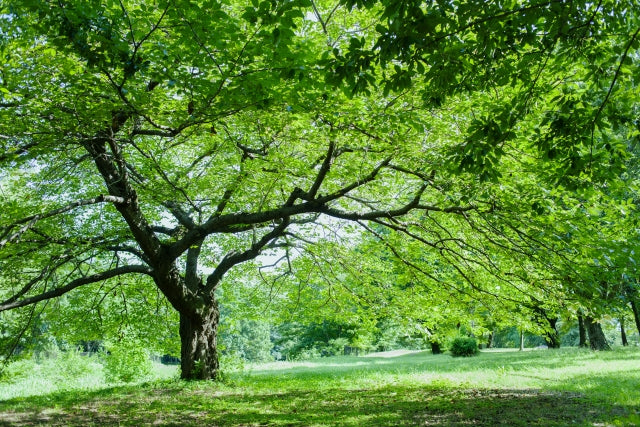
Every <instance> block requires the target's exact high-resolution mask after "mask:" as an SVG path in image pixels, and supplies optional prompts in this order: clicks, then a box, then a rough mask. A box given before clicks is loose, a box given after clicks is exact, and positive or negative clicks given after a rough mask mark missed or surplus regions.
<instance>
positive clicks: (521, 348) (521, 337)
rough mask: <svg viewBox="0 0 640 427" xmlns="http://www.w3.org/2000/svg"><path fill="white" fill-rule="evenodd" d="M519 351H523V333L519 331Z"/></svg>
mask: <svg viewBox="0 0 640 427" xmlns="http://www.w3.org/2000/svg"><path fill="white" fill-rule="evenodd" d="M519 350H520V351H524V331H522V330H521V331H520V348H519Z"/></svg>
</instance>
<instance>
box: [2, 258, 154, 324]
mask: <svg viewBox="0 0 640 427" xmlns="http://www.w3.org/2000/svg"><path fill="white" fill-rule="evenodd" d="M130 273H140V274H146V275H148V276H153V271H152V270H151V269H150V268H149V267H147V266H144V265H127V266H123V267H118V268H114V269H113V270H108V271H103V272H102V273H96V274H92V275H90V276H85V277H80V278H78V279H75V280H72V281H71V282H69V283H68V284H67V285H65V286H62V287H59V288H56V289H52V290H50V291H48V292H44V293H42V294H40V295H35V296H32V297H29V298H23V299H21V300H19V301H11V299H9V300H7V301H5V302H3V303H0V312H3V311H6V310H11V309H14V308H18V307H25V306H27V305H31V304H35V303H37V302H40V301H45V300H49V299H52V298H56V297H59V296H61V295H64V294H66V293H67V292H69V291H72V290H74V289H75V288H78V287H80V286H83V285H88V284H90V283H96V282H100V281H102V280H106V279H111V278H112V277H117V276H122V275H124V274H130Z"/></svg>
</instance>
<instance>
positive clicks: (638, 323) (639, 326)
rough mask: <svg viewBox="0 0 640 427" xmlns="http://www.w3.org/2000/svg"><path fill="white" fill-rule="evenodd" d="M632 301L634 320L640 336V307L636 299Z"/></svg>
mask: <svg viewBox="0 0 640 427" xmlns="http://www.w3.org/2000/svg"><path fill="white" fill-rule="evenodd" d="M630 299H631V310H632V311H633V319H634V320H635V321H636V328H637V329H638V333H639V334H640V313H638V305H637V304H636V300H635V299H634V298H630Z"/></svg>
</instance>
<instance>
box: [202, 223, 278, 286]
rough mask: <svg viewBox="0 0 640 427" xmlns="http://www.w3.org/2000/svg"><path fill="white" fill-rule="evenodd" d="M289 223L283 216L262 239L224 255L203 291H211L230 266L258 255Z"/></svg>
mask: <svg viewBox="0 0 640 427" xmlns="http://www.w3.org/2000/svg"><path fill="white" fill-rule="evenodd" d="M289 224H290V222H289V218H285V219H283V221H282V222H281V223H280V224H278V225H277V226H276V227H275V228H274V229H273V230H271V231H270V232H269V233H267V234H265V235H264V236H263V237H262V239H260V240H259V241H257V242H255V243H254V244H252V245H251V248H249V249H247V250H246V251H244V252H232V253H230V254H228V255H227V256H225V257H224V258H223V259H222V261H220V264H218V267H216V269H215V270H214V271H213V273H211V274H210V275H209V277H208V278H207V286H206V288H205V292H206V293H207V294H209V293H211V292H213V291H214V290H215V289H216V287H217V286H218V284H219V283H220V280H222V276H224V275H225V273H226V272H227V271H229V270H230V269H231V268H232V267H234V266H236V265H238V264H241V263H243V262H245V261H249V260H251V259H254V258H256V257H257V256H258V255H260V253H261V251H262V249H264V247H265V246H267V245H268V244H269V242H271V241H272V240H273V239H276V238H278V237H280V236H282V234H283V233H284V231H285V230H286V228H287V227H288V226H289Z"/></svg>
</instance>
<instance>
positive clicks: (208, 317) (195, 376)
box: [180, 301, 220, 380]
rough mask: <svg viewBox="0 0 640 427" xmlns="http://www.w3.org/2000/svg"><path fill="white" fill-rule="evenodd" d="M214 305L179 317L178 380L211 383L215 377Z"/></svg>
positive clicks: (215, 317)
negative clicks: (180, 347) (180, 345)
mask: <svg viewBox="0 0 640 427" xmlns="http://www.w3.org/2000/svg"><path fill="white" fill-rule="evenodd" d="M219 318H220V312H219V311H218V304H217V302H215V301H214V302H213V304H212V306H210V307H207V308H205V309H203V311H202V312H199V313H195V314H194V313H189V314H187V313H180V342H181V344H182V349H181V352H180V355H181V359H180V369H181V373H180V378H182V379H186V380H213V379H216V378H217V376H218V369H219V362H218V349H217V343H216V340H217V335H218V321H219Z"/></svg>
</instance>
